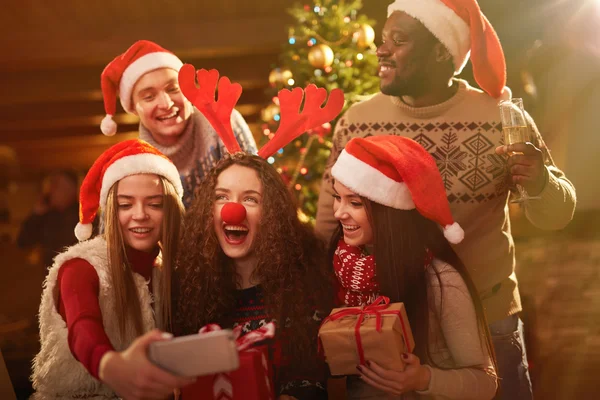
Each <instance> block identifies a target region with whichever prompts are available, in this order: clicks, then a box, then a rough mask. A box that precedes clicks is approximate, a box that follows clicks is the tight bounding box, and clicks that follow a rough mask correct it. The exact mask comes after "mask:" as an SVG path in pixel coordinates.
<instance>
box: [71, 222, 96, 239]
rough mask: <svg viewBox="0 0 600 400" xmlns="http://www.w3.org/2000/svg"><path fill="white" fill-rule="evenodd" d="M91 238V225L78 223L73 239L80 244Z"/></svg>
mask: <svg viewBox="0 0 600 400" xmlns="http://www.w3.org/2000/svg"><path fill="white" fill-rule="evenodd" d="M91 236H92V224H82V223H81V222H78V223H77V225H76V226H75V237H76V238H77V240H79V241H80V242H81V241H83V240H87V239H89V238H90V237H91Z"/></svg>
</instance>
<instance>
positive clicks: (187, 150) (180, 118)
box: [101, 40, 256, 205]
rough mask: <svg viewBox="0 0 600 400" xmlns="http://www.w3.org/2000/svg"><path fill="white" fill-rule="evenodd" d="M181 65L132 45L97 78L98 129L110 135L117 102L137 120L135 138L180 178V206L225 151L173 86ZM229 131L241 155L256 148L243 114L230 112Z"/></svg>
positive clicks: (145, 45) (161, 52)
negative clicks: (99, 95)
mask: <svg viewBox="0 0 600 400" xmlns="http://www.w3.org/2000/svg"><path fill="white" fill-rule="evenodd" d="M182 65H183V63H182V62H181V60H180V59H179V58H178V57H177V56H176V55H174V54H173V53H171V52H170V51H168V50H165V49H164V48H162V47H160V46H159V45H157V44H156V43H153V42H151V41H148V40H139V41H137V42H135V43H134V44H133V45H132V46H131V47H130V48H129V49H127V51H125V53H123V54H121V55H119V56H117V57H116V58H115V59H114V60H113V61H111V62H110V63H109V64H108V65H107V66H106V68H105V69H104V71H103V72H102V76H101V85H102V94H103V96H104V108H105V111H106V117H105V118H104V119H103V120H102V124H101V130H102V132H103V133H104V134H105V135H108V136H111V135H114V134H115V133H116V131H117V125H116V123H115V122H114V120H113V116H114V115H115V112H116V104H117V103H116V98H117V96H119V97H120V100H121V105H122V106H123V109H124V110H125V111H126V112H128V113H130V114H134V115H137V116H138V117H139V118H140V139H143V140H145V141H147V142H148V143H150V144H152V145H153V146H154V147H156V148H157V149H159V150H160V151H161V152H162V153H163V154H165V155H166V156H167V157H169V158H170V159H171V161H173V163H174V164H175V166H176V167H177V170H178V171H179V173H180V174H181V176H182V181H183V186H184V190H185V195H184V204H186V205H189V204H190V202H191V199H192V195H193V193H194V188H195V187H196V186H197V185H198V184H199V183H200V181H201V180H202V178H203V177H204V175H205V173H206V172H207V171H209V170H210V169H211V168H212V167H213V166H214V165H215V164H216V162H217V161H219V160H220V159H221V157H222V156H223V155H224V154H225V147H224V145H223V143H222V142H221V140H219V137H218V136H217V133H216V132H215V130H214V129H213V128H212V126H211V124H210V123H209V121H208V120H207V119H206V117H205V116H204V115H203V114H202V113H201V112H199V111H198V110H197V109H196V108H194V107H193V106H192V104H191V103H190V102H189V101H188V100H187V99H186V98H185V96H184V95H183V93H181V90H180V89H179V84H178V81H177V77H178V73H179V69H180V68H181V66H182ZM231 126H232V128H233V132H234V134H235V136H236V139H237V141H238V143H239V144H240V147H241V148H242V150H243V151H246V152H249V153H256V143H255V141H254V138H253V136H252V132H250V129H249V128H248V125H247V124H246V121H244V118H243V117H242V115H241V114H240V113H239V112H238V111H237V110H233V112H232V114H231Z"/></svg>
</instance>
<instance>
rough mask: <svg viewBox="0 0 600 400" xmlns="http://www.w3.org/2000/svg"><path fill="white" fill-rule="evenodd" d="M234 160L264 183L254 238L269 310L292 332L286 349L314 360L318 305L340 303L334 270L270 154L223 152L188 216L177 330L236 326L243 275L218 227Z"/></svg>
mask: <svg viewBox="0 0 600 400" xmlns="http://www.w3.org/2000/svg"><path fill="white" fill-rule="evenodd" d="M232 165H240V166H244V167H248V168H251V169H253V170H255V171H256V173H257V175H258V177H259V180H260V181H261V183H262V186H263V194H262V220H261V224H260V228H259V231H258V232H257V236H256V239H255V242H254V252H255V254H256V255H257V257H258V261H257V265H256V267H255V269H254V272H253V276H252V280H253V281H257V282H260V286H261V289H262V292H263V296H264V301H265V305H266V309H267V312H268V314H269V316H270V317H271V318H273V319H275V320H276V321H285V323H279V324H278V325H277V326H278V330H277V336H278V337H281V335H283V336H284V337H285V339H286V340H285V341H284V343H288V344H287V345H286V344H284V346H286V347H287V349H285V348H284V351H286V350H287V351H286V354H288V355H289V356H290V360H293V362H294V363H295V364H303V363H304V362H309V360H310V359H311V358H312V359H313V360H314V354H315V351H316V343H317V329H318V324H317V323H315V321H314V320H313V319H312V316H313V315H314V313H315V311H316V310H319V311H322V312H323V313H326V312H328V311H329V310H330V308H331V307H332V305H333V304H332V303H333V300H334V294H333V288H332V283H333V275H332V274H331V272H330V270H329V268H328V260H327V255H326V252H325V249H324V247H323V245H322V244H321V242H320V241H319V240H318V239H317V238H316V237H315V236H314V234H313V232H312V229H310V228H309V227H307V226H306V225H304V224H302V223H301V222H300V221H299V220H298V214H297V211H296V210H297V208H296V204H295V201H294V198H293V196H292V195H291V193H290V192H289V191H288V189H287V188H286V185H285V184H284V182H283V181H282V179H281V177H280V176H279V174H278V173H277V171H276V170H275V169H274V168H273V167H272V166H271V165H269V164H268V163H267V162H266V161H265V160H264V159H262V158H260V157H258V156H254V155H249V154H246V153H236V154H233V155H230V156H228V157H225V158H223V159H222V160H220V161H219V163H218V164H217V165H216V166H215V168H213V170H212V171H211V172H210V174H209V175H208V176H207V177H206V178H205V179H204V181H203V182H202V183H201V185H200V186H199V187H198V189H197V191H196V193H195V197H194V201H193V203H192V205H191V207H190V208H189V210H188V212H187V215H186V224H185V229H184V233H183V238H182V243H181V245H180V247H179V248H180V249H181V250H180V253H179V256H178V258H177V269H176V272H175V279H174V281H175V287H174V294H175V297H176V299H174V304H175V305H176V308H175V310H174V329H175V333H176V334H178V335H181V334H190V333H195V332H197V331H198V329H199V328H201V327H202V326H204V325H205V324H208V323H219V324H221V325H222V326H231V325H232V323H233V321H228V320H227V318H228V317H227V316H228V315H231V312H232V311H233V310H234V308H235V305H236V303H235V293H236V289H237V286H236V282H237V275H236V272H235V267H234V264H233V261H232V260H231V259H230V258H229V257H227V256H226V255H225V253H224V252H223V250H222V249H221V247H220V245H219V242H218V239H217V235H216V233H215V230H214V228H213V220H214V218H213V206H214V202H215V187H216V184H217V179H218V177H219V175H220V174H221V173H222V172H223V171H224V170H226V169H227V168H229V167H230V166H232Z"/></svg>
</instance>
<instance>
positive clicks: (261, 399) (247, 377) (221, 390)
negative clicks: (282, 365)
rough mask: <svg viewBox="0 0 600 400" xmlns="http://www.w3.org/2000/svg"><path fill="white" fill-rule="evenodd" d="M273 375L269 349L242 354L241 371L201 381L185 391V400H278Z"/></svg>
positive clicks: (253, 349) (262, 347) (201, 378)
mask: <svg viewBox="0 0 600 400" xmlns="http://www.w3.org/2000/svg"><path fill="white" fill-rule="evenodd" d="M274 398H275V397H274V391H273V371H272V370H271V363H270V362H269V359H268V347H267V346H266V345H265V346H260V347H253V348H250V349H247V350H244V351H241V352H240V368H239V369H237V370H235V371H232V372H228V373H221V374H215V375H207V376H201V377H199V378H198V379H197V380H196V382H195V383H193V384H192V385H189V386H186V387H184V388H183V389H181V399H182V400H226V399H227V400H270V399H274Z"/></svg>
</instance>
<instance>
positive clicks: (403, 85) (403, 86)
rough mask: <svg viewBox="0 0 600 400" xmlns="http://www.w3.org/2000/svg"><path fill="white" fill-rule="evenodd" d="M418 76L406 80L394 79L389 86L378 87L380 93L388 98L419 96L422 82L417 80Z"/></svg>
mask: <svg viewBox="0 0 600 400" xmlns="http://www.w3.org/2000/svg"><path fill="white" fill-rule="evenodd" d="M419 78H420V77H418V76H413V77H412V78H409V79H406V78H401V77H395V78H394V80H393V81H392V83H390V84H389V85H385V86H384V85H382V84H380V85H379V88H380V89H381V93H383V94H386V95H388V96H395V97H403V96H411V97H416V96H418V95H419V94H421V92H422V89H423V87H424V85H423V80H422V79H419Z"/></svg>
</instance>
